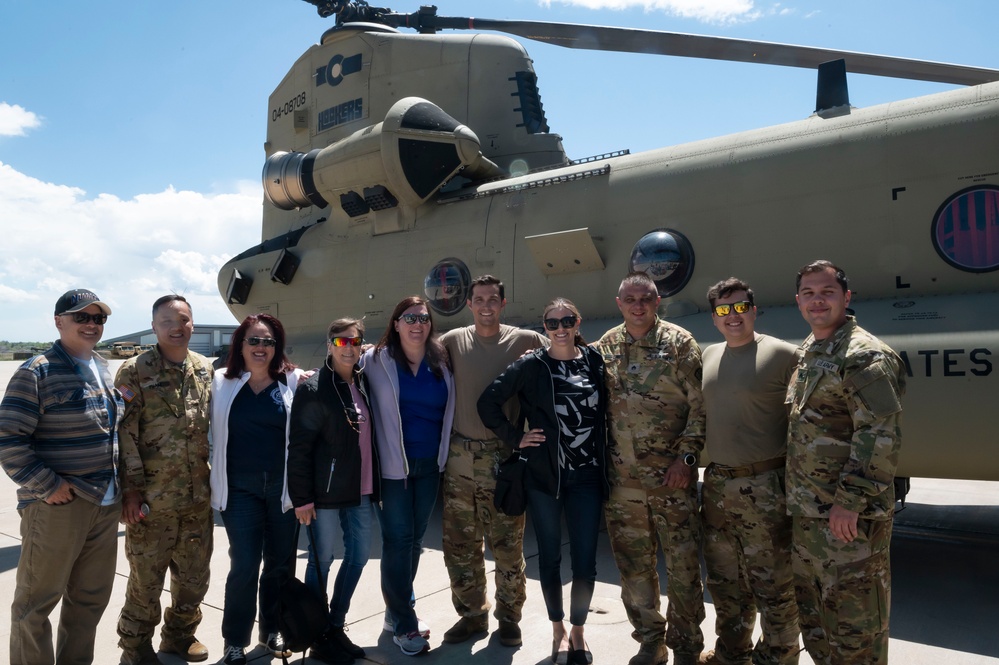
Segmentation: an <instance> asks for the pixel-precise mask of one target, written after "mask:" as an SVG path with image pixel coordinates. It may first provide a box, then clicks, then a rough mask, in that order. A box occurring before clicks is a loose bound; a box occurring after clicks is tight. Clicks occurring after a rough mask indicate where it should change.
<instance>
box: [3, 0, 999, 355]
mask: <svg viewBox="0 0 999 665" xmlns="http://www.w3.org/2000/svg"><path fill="white" fill-rule="evenodd" d="M373 4H380V5H385V4H390V5H392V6H393V8H394V9H396V10H397V11H407V12H408V11H415V9H416V8H417V7H418V5H419V4H420V3H419V2H418V1H414V2H413V3H412V4H407V5H403V4H400V3H399V2H398V0H393V2H392V3H388V2H376V3H373ZM436 4H437V5H438V13H439V14H440V15H446V16H469V15H470V16H477V17H488V18H509V19H517V18H520V19H532V20H544V21H560V22H578V23H588V24H595V25H614V26H622V27H641V28H646V29H652V30H669V31H675V32H687V33H698V34H714V35H720V36H726V37H736V38H745V39H759V40H765V41H775V42H787V43H793V44H802V45H808V46H822V47H828V48H840V49H845V50H853V51H864V52H873V53H883V54H888V55H895V56H902V57H909V58H918V59H926V60H938V61H944V62H955V63H960V64H969V65H978V66H984V67H999V57H997V56H999V49H997V48H996V46H995V42H994V29H993V28H992V26H995V25H997V23H999V3H996V2H991V1H987V0H979V1H966V2H960V3H947V2H928V1H922V0H885V1H871V0H866V1H858V0H839V1H837V2H819V1H817V0H804V1H800V2H798V1H795V0H789V1H787V2H780V3H775V2H759V1H756V0H645V1H639V0H567V1H561V2H560V1H556V0H551V1H549V2H538V1H537V0H505V1H504V2H496V1H494V2H484V1H477V0H461V1H458V0H437V3H436ZM332 25H333V23H332V22H331V21H329V20H324V19H321V18H320V17H319V16H318V15H317V14H316V12H315V9H314V8H313V7H312V6H311V5H309V4H307V3H305V2H300V1H296V0H245V1H243V2H239V3H236V2H221V1H219V2H215V1H213V2H204V1H198V2H195V1H193V0H177V1H175V2H171V3H151V2H142V1H140V2H135V0H132V1H130V2H123V1H118V0H113V1H112V0H109V1H106V2H99V3H40V2H28V1H26V0H20V1H11V2H5V3H3V4H2V6H0V63H2V66H0V225H2V227H0V228H2V230H3V232H4V242H3V243H0V303H2V304H3V309H4V317H3V321H2V323H0V338H4V339H8V340H31V341H41V340H48V339H52V338H53V337H54V333H55V331H54V328H53V325H52V318H51V307H52V304H53V303H54V302H55V300H56V298H57V297H58V296H59V294H61V293H62V292H63V291H65V290H66V289H69V288H76V287H81V286H82V287H88V288H92V289H94V290H95V291H97V292H98V293H99V294H100V295H101V297H102V298H104V299H105V300H107V301H108V302H110V303H111V305H112V307H113V308H114V316H113V317H112V318H111V320H110V321H109V323H108V325H107V327H106V332H105V335H106V336H107V337H113V336H117V335H121V334H125V333H129V332H132V331H135V330H138V329H141V328H144V327H147V326H148V321H149V312H148V307H149V305H150V304H151V303H152V301H153V300H154V299H155V298H156V297H157V296H159V295H162V294H163V293H167V292H172V291H176V292H178V293H183V294H185V295H187V296H188V297H189V299H191V300H192V302H193V303H194V307H195V319H196V320H197V321H200V322H204V323H209V322H210V323H228V322H230V321H231V320H232V319H231V315H229V313H228V310H226V308H225V307H224V305H223V304H222V299H221V297H220V296H219V295H218V292H217V290H216V286H215V280H216V274H217V271H218V268H219V267H220V266H221V265H222V264H223V263H224V262H225V261H226V260H227V259H228V258H229V257H231V256H232V255H234V254H236V253H238V252H240V251H242V250H243V249H245V248H247V247H249V246H251V245H253V244H255V243H257V242H258V241H259V239H260V206H261V198H262V195H261V188H260V169H261V167H262V165H263V159H264V151H263V141H264V130H265V127H266V114H267V108H268V101H267V98H268V96H269V94H270V92H271V90H272V89H273V88H274V87H275V86H276V85H277V83H278V82H279V81H280V80H281V78H282V77H283V76H284V75H285V73H286V72H287V71H288V69H289V68H290V67H291V66H292V64H293V63H294V62H295V60H296V59H297V58H298V56H299V55H301V53H302V52H304V51H305V50H306V49H307V48H308V47H309V46H310V45H311V44H313V43H315V42H316V41H318V39H319V37H320V36H321V34H322V33H323V31H324V30H326V29H327V28H329V27H331V26H332ZM524 44H525V46H526V48H527V49H528V51H529V53H530V54H531V55H532V57H533V58H534V65H535V69H536V71H537V73H538V77H539V86H540V90H541V98H542V102H543V103H544V108H545V112H546V115H547V117H548V122H549V125H550V126H551V129H552V131H553V132H556V133H558V134H561V135H562V137H563V142H564V145H565V148H566V150H567V152H568V153H569V155H570V157H573V158H579V157H585V156H589V155H594V154H599V153H603V152H608V151H612V150H617V149H622V148H628V149H630V150H631V151H632V152H638V151H641V150H648V149H652V148H656V147H662V146H666V145H674V144H678V143H684V142H687V141H692V140H697V139H702V138H707V137H711V136H717V135H722V134H729V133H733V132H738V131H742V130H747V129H753V128H756V127H762V126H765V125H769V124H777V123H783V122H791V121H794V120H798V119H800V118H803V117H806V116H807V115H808V114H809V113H810V112H811V111H812V109H813V107H814V96H815V75H814V73H813V72H810V71H806V70H798V69H787V68H776V67H765V66H760V65H749V64H738V63H721V62H713V61H697V60H691V59H688V58H666V57H661V56H642V55H633V54H612V53H604V52H583V51H576V50H570V49H563V48H558V47H555V46H548V45H544V44H540V43H537V42H531V41H524ZM948 87H949V86H945V85H938V84H929V83H919V82H911V81H896V80H889V79H882V78H876V77H867V76H852V77H851V78H850V93H851V102H852V103H853V104H854V105H855V106H872V105H875V104H880V103H885V102H889V101H893V100H897V99H903V98H905V97H912V96H916V95H923V94H929V93H932V92H936V91H940V90H945V89H948ZM472 129H473V130H474V127H473V128H472Z"/></svg>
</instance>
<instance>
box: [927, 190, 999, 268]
mask: <svg viewBox="0 0 999 665" xmlns="http://www.w3.org/2000/svg"><path fill="white" fill-rule="evenodd" d="M932 233H933V247H934V249H936V250H937V253H938V254H939V255H940V258H942V259H943V260H944V261H946V262H947V263H949V264H950V265H952V266H954V267H955V268H957V269H958V270H964V271H965V272H991V271H993V270H997V269H999V187H995V186H992V185H983V186H977V187H969V188H968V189H964V190H961V191H960V192H957V193H956V194H954V195H953V196H951V197H950V198H948V199H947V200H946V201H944V204H943V205H942V206H940V209H939V210H937V214H936V215H934V216H933V228H932Z"/></svg>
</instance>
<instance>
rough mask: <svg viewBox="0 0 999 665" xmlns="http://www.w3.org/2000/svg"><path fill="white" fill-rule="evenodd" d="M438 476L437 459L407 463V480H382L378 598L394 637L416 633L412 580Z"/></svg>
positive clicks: (439, 475)
mask: <svg viewBox="0 0 999 665" xmlns="http://www.w3.org/2000/svg"><path fill="white" fill-rule="evenodd" d="M440 479H441V474H440V470H439V469H438V467H437V458H436V457H430V458H427V459H410V460H409V477H408V478H405V479H404V480H388V479H382V502H381V503H382V506H381V510H379V511H378V519H379V521H380V522H381V525H382V595H383V596H384V597H385V604H386V606H387V607H388V611H389V613H390V614H391V615H392V618H393V620H394V621H395V634H396V635H406V634H407V633H411V632H413V631H415V630H416V629H417V619H416V611H415V610H414V609H413V605H414V600H413V598H414V596H413V580H414V579H416V569H417V568H418V567H419V565H420V552H421V550H422V549H423V535H424V534H425V533H426V531H427V524H428V523H429V522H430V514H431V513H432V512H433V511H434V504H435V503H436V502H437V492H438V488H439V486H440Z"/></svg>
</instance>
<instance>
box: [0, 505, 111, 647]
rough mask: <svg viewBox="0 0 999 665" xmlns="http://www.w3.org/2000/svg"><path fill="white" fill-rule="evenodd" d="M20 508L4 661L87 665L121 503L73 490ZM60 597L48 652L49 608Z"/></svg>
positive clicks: (104, 600)
mask: <svg viewBox="0 0 999 665" xmlns="http://www.w3.org/2000/svg"><path fill="white" fill-rule="evenodd" d="M18 512H19V513H20V515H21V557H20V559H18V562H17V585H16V587H15V589H14V602H13V604H12V605H11V608H10V617H11V627H10V662H11V663H12V664H15V663H16V665H51V664H52V663H56V664H57V665H89V664H90V663H92V662H93V660H94V635H95V633H96V632H97V624H98V623H99V622H100V620H101V615H103V614H104V609H105V608H106V607H107V604H108V599H110V597H111V586H112V583H113V582H114V567H115V560H116V558H117V555H118V518H119V517H120V516H121V503H114V504H112V505H110V506H98V505H95V504H93V503H90V502H88V501H86V500H84V499H81V498H79V497H77V498H75V499H73V500H72V501H70V502H69V503H65V504H62V505H58V506H50V505H49V504H47V503H45V502H44V501H35V502H34V503H31V504H28V505H27V506H25V507H24V508H22V509H20V510H19V511H18ZM60 600H62V609H61V610H60V614H59V633H58V637H57V644H56V647H55V653H54V654H53V651H52V624H51V623H50V622H49V614H51V612H52V610H53V609H54V608H55V606H56V604H57V603H58V602H59V601H60Z"/></svg>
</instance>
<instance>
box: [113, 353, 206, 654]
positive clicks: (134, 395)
mask: <svg viewBox="0 0 999 665" xmlns="http://www.w3.org/2000/svg"><path fill="white" fill-rule="evenodd" d="M211 382H212V367H211V364H210V363H209V362H208V360H207V359H206V358H205V357H203V356H201V355H199V354H197V353H194V352H188V355H187V359H186V360H185V361H184V363H183V365H175V364H173V363H171V362H169V361H167V360H166V359H164V358H163V357H162V356H161V355H160V352H159V348H158V347H156V348H154V349H152V350H150V351H146V352H145V353H143V354H141V355H139V356H137V357H135V358H130V359H129V360H127V361H125V363H124V364H123V365H122V366H121V368H120V369H119V370H118V376H117V378H116V380H115V384H116V385H117V387H118V388H119V390H121V392H122V394H123V396H124V397H125V400H126V402H127V404H126V407H125V416H124V418H123V420H122V423H121V428H120V439H121V451H122V462H123V467H124V473H123V487H122V489H123V490H124V491H129V490H138V491H139V492H140V493H141V494H142V498H143V501H144V502H145V503H146V504H148V506H149V515H148V516H147V517H146V518H144V519H143V520H142V521H140V522H139V523H138V524H135V525H131V526H128V527H126V529H125V554H126V556H127V558H128V563H129V568H130V571H131V572H130V573H129V577H128V587H127V589H126V592H125V604H124V606H123V607H122V610H121V616H120V618H119V620H118V635H119V636H120V638H121V639H120V640H119V642H118V644H119V646H120V647H121V648H122V649H123V650H125V651H126V652H130V651H131V652H134V651H135V650H136V649H138V648H139V647H140V646H141V645H142V644H143V643H145V642H149V641H150V640H151V639H152V637H153V632H154V631H155V629H156V625H157V624H158V623H159V620H160V596H161V595H162V593H163V581H164V575H165V574H166V571H167V569H168V568H169V570H170V595H171V596H172V599H173V603H172V606H171V607H169V608H168V609H167V610H166V612H165V613H164V619H163V628H162V630H161V631H160V632H161V637H162V639H163V641H165V642H172V643H174V644H179V643H183V641H184V640H185V639H187V638H189V637H191V636H193V635H194V631H195V629H196V628H197V626H198V624H199V623H200V622H201V607H200V605H201V601H202V599H203V598H204V597H205V593H207V591H208V576H209V564H210V561H211V555H212V535H213V534H212V530H213V520H212V510H211V504H210V501H209V499H210V490H209V469H208V402H209V394H210V388H211Z"/></svg>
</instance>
